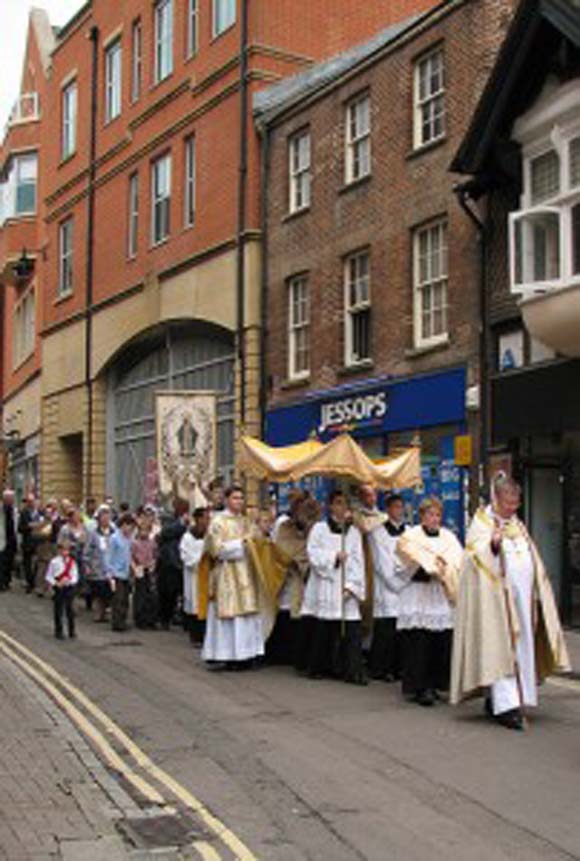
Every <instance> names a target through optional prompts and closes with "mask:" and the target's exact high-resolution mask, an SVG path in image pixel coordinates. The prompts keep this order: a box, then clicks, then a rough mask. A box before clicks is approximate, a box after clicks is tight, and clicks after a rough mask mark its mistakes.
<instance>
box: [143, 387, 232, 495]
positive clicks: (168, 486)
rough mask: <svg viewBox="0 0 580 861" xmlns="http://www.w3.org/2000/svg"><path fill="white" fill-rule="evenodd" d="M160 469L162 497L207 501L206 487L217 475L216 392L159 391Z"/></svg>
mask: <svg viewBox="0 0 580 861" xmlns="http://www.w3.org/2000/svg"><path fill="white" fill-rule="evenodd" d="M155 418H156V429H157V471H158V482H159V491H160V493H161V495H162V496H170V495H171V496H173V497H174V498H175V497H181V498H183V499H187V500H189V501H190V502H191V504H192V505H204V504H206V500H205V496H204V495H203V492H202V488H204V487H206V486H207V485H208V483H209V482H210V481H211V480H212V478H214V477H215V474H216V463H217V434H216V425H217V401H216V394H215V393H214V392H207V391H182V392H157V393H156V396H155Z"/></svg>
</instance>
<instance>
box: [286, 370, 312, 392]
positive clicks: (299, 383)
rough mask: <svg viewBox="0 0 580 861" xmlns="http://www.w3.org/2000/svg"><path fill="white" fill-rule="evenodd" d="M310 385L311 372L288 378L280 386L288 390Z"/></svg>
mask: <svg viewBox="0 0 580 861" xmlns="http://www.w3.org/2000/svg"><path fill="white" fill-rule="evenodd" d="M308 385H310V374H307V375H305V376H304V377H291V378H290V379H288V380H284V382H283V383H281V385H280V388H281V389H282V390H283V391H287V390H288V389H300V388H302V387H303V386H308Z"/></svg>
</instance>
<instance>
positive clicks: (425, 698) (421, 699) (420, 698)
mask: <svg viewBox="0 0 580 861" xmlns="http://www.w3.org/2000/svg"><path fill="white" fill-rule="evenodd" d="M415 702H416V703H417V704H418V705H420V706H425V707H426V708H428V707H429V706H434V705H435V698H434V696H433V693H432V692H431V691H419V692H418V693H417V694H415Z"/></svg>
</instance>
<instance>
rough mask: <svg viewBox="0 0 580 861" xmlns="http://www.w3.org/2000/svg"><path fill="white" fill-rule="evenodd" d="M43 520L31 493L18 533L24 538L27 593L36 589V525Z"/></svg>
mask: <svg viewBox="0 0 580 861" xmlns="http://www.w3.org/2000/svg"><path fill="white" fill-rule="evenodd" d="M41 519H42V517H41V514H40V511H39V508H38V502H37V500H36V499H35V497H34V494H32V493H29V494H28V496H27V497H26V499H25V500H24V507H23V508H22V511H21V512H20V518H19V521H18V531H19V533H20V535H21V537H22V567H23V569H24V578H25V580H26V591H27V592H32V591H33V589H34V580H35V576H36V571H35V559H34V557H35V553H36V544H37V542H36V539H35V536H34V525H35V524H37V523H39V522H40V520H41Z"/></svg>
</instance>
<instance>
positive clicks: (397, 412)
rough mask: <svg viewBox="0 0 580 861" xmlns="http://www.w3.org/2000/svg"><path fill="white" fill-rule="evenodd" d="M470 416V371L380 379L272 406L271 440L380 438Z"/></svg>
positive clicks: (269, 415) (268, 433) (269, 418)
mask: <svg viewBox="0 0 580 861" xmlns="http://www.w3.org/2000/svg"><path fill="white" fill-rule="evenodd" d="M464 420H465V369H464V368H455V369H453V370H450V371H442V372H440V373H433V374H424V375H421V376H417V377H411V378H409V379H403V380H392V379H382V380H379V379H376V380H366V381H365V382H364V383H360V384H356V385H348V386H340V387H339V388H336V389H330V390H328V391H326V392H317V393H316V392H315V393H312V394H309V395H308V396H306V397H305V398H304V400H303V401H301V403H299V404H294V405H292V406H286V407H280V408H278V409H274V410H270V411H269V412H268V413H267V416H266V441H267V442H268V443H269V444H270V445H292V443H297V442H302V441H303V440H305V439H307V438H308V437H310V436H312V435H315V436H317V437H319V438H320V439H322V440H323V441H327V440H329V439H332V437H333V436H335V435H336V434H337V433H341V432H343V431H348V432H349V433H351V434H352V435H353V436H359V437H364V436H376V435H377V434H383V433H389V432H393V431H402V430H415V429H418V428H422V427H429V426H433V425H439V424H455V423H458V422H463V421H464Z"/></svg>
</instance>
